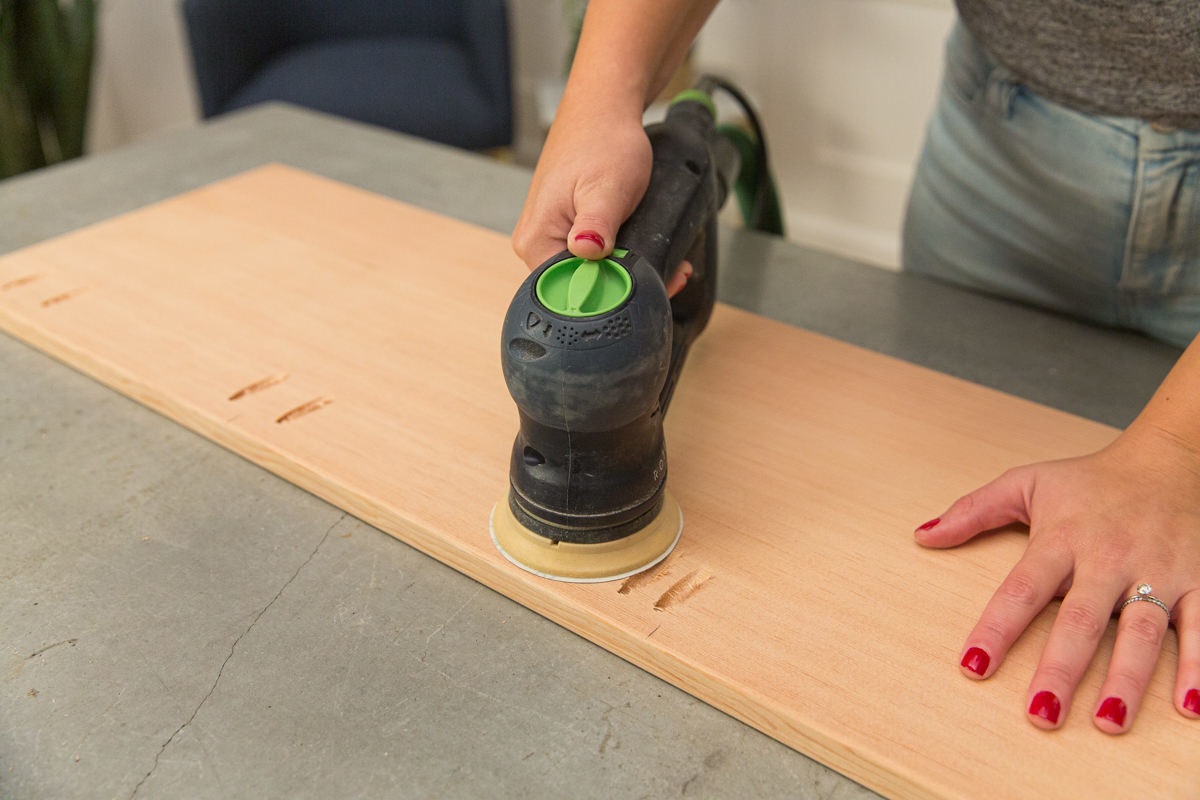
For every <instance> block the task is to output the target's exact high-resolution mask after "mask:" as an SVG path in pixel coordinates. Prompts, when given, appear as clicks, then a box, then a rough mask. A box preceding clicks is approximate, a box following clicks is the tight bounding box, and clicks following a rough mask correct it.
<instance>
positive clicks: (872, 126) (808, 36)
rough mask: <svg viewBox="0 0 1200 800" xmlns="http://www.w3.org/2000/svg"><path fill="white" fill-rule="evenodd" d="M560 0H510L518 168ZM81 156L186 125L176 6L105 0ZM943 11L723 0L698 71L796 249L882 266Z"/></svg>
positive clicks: (820, 1)
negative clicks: (760, 146)
mask: <svg viewBox="0 0 1200 800" xmlns="http://www.w3.org/2000/svg"><path fill="white" fill-rule="evenodd" d="M563 6H564V4H563V0H509V7H510V24H511V28H512V54H513V96H514V101H515V105H516V108H515V112H516V142H515V144H514V148H513V149H514V152H515V154H516V157H517V160H518V161H520V162H522V163H532V161H533V160H534V159H535V158H536V155H537V151H538V148H539V146H540V141H541V139H540V137H541V134H542V130H541V127H542V125H541V124H540V123H539V120H538V101H537V96H538V92H539V89H541V88H542V87H543V86H544V85H545V84H546V83H547V82H552V81H554V80H555V79H557V78H560V77H561V74H562V68H563V59H564V57H565V53H566V48H567V41H568V36H567V32H566V25H565V22H564V18H563ZM100 8H101V17H100V40H99V44H98V53H97V63H96V71H95V75H94V78H93V81H94V82H93V96H92V100H93V103H92V108H91V114H90V128H89V149H90V150H91V151H93V152H99V151H103V150H106V149H111V148H113V147H117V146H120V145H121V144H124V143H126V142H130V141H136V140H138V139H141V138H144V137H147V136H154V135H157V134H159V133H161V132H163V131H168V130H173V129H177V128H180V127H184V126H187V125H192V124H195V122H196V120H197V119H198V107H199V102H198V100H197V99H196V94H195V88H194V86H193V85H192V78H191V72H190V70H191V67H190V57H189V56H188V54H187V49H186V44H185V37H184V32H183V22H182V17H181V14H180V10H179V0H104V2H103V3H101V4H100ZM952 19H953V8H952V0H723V2H722V3H721V5H720V6H718V8H717V11H716V12H715V14H714V15H713V18H712V19H711V20H710V21H709V24H708V25H707V26H706V27H705V30H704V32H703V33H702V34H701V37H700V41H699V43H698V46H697V48H696V52H695V61H696V66H697V68H698V69H702V70H712V71H716V72H719V73H721V74H723V75H726V76H727V77H730V78H732V79H733V80H734V81H735V82H736V83H738V84H739V85H740V86H742V87H743V89H744V90H745V91H746V92H747V93H748V94H749V95H750V96H751V98H752V99H753V100H754V101H755V103H756V104H757V105H758V107H759V111H760V113H761V115H762V116H763V118H764V122H765V125H766V128H767V133H768V142H769V144H770V147H771V154H772V160H773V164H774V168H775V172H776V177H777V179H778V181H779V184H780V190H781V192H782V194H783V198H784V202H785V212H786V215H787V223H788V226H789V236H790V238H792V239H794V240H797V241H801V242H804V243H807V244H810V245H814V246H817V247H821V248H824V249H828V250H832V251H835V252H839V253H843V254H847V255H850V256H853V257H855V258H858V259H861V260H865V261H868V262H871V263H875V264H880V265H883V266H895V265H896V262H897V253H898V242H899V228H900V221H901V216H902V214H903V208H904V199H905V195H906V192H907V186H908V182H909V180H910V177H911V174H912V169H913V165H914V164H915V161H916V156H917V152H918V149H919V147H920V141H921V136H922V133H923V130H924V125H925V119H926V117H927V116H928V113H929V109H930V108H931V107H932V103H933V97H934V91H935V88H936V86H937V82H938V75H939V71H940V63H941V52H942V41H943V39H944V37H945V34H946V31H947V30H948V29H949V26H950V23H951V21H952Z"/></svg>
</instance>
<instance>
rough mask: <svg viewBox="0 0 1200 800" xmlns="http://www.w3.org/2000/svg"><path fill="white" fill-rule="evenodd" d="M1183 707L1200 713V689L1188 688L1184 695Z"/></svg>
mask: <svg viewBox="0 0 1200 800" xmlns="http://www.w3.org/2000/svg"><path fill="white" fill-rule="evenodd" d="M1183 707H1184V708H1186V709H1187V710H1188V711H1191V712H1192V713H1194V714H1200V689H1188V690H1187V694H1185V695H1184V696H1183Z"/></svg>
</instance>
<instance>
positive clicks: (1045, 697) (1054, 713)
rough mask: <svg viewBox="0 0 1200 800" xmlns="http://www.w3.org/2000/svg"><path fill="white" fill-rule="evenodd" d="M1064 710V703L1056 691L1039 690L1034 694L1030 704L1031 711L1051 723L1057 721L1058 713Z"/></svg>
mask: <svg viewBox="0 0 1200 800" xmlns="http://www.w3.org/2000/svg"><path fill="white" fill-rule="evenodd" d="M1061 711H1062V703H1060V702H1059V700H1058V695H1056V694H1054V692H1044V691H1043V692H1038V693H1037V694H1035V695H1034V696H1033V702H1032V703H1030V704H1029V713H1030V714H1032V715H1033V716H1035V717H1041V718H1042V719H1044V720H1046V721H1047V722H1049V723H1052V724H1053V723H1057V722H1058V715H1059V713H1060V712H1061Z"/></svg>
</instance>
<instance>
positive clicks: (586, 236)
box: [575, 231, 604, 250]
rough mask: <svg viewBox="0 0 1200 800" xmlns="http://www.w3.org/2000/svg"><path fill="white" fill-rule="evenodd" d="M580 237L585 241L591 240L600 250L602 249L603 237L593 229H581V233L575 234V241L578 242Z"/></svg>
mask: <svg viewBox="0 0 1200 800" xmlns="http://www.w3.org/2000/svg"><path fill="white" fill-rule="evenodd" d="M580 239H583V240H584V241H585V242H591V243H592V244H594V245H596V247H599V248H600V249H601V250H603V249H604V237H603V236H601V235H600V234H598V233H596V232H595V231H583V232H582V233H577V234H575V241H577V242H578V241H579V240H580Z"/></svg>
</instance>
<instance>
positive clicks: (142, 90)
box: [87, 0, 200, 153]
mask: <svg viewBox="0 0 1200 800" xmlns="http://www.w3.org/2000/svg"><path fill="white" fill-rule="evenodd" d="M97 6H98V8H99V18H98V20H97V31H98V32H97V37H96V61H95V65H94V67H93V72H92V97H91V103H90V106H89V108H88V136H87V147H88V150H89V151H90V152H94V153H95V152H103V151H104V150H111V149H113V148H115V147H119V146H121V145H123V144H126V143H128V142H132V141H136V140H138V139H141V138H144V137H146V136H153V135H155V134H158V133H163V132H166V131H170V130H176V129H179V128H184V127H187V126H189V125H194V124H195V123H196V121H197V119H199V116H200V112H199V109H200V102H199V100H198V99H197V96H196V90H195V87H194V86H193V84H192V73H191V69H192V67H191V60H190V56H189V55H188V51H187V46H186V44H185V40H184V28H183V17H182V14H181V12H180V5H179V2H178V0H103V2H100V3H97Z"/></svg>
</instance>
